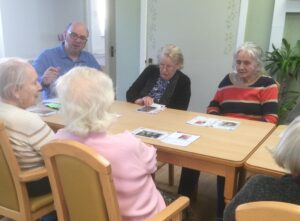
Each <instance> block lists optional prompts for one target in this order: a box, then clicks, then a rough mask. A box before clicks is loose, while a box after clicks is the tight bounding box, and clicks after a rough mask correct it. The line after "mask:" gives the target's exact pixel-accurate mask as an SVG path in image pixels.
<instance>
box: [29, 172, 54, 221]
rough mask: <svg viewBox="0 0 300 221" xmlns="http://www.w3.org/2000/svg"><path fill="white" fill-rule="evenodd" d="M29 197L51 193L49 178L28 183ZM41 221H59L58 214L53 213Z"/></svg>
mask: <svg viewBox="0 0 300 221" xmlns="http://www.w3.org/2000/svg"><path fill="white" fill-rule="evenodd" d="M26 187H27V191H28V195H29V197H36V196H41V195H44V194H47V193H50V192H51V187H50V182H49V179H48V177H44V178H42V179H40V180H36V181H32V182H29V183H26ZM41 221H57V216H56V212H55V211H53V212H51V213H49V214H47V215H45V216H43V217H42V218H41Z"/></svg>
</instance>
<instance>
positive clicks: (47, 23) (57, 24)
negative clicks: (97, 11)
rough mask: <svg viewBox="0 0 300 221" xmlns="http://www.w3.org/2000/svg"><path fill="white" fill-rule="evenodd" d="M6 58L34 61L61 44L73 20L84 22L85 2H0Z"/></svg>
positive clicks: (9, 0)
mask: <svg viewBox="0 0 300 221" xmlns="http://www.w3.org/2000/svg"><path fill="white" fill-rule="evenodd" d="M0 3H1V4H0V7H1V12H2V25H3V42H4V44H5V56H18V57H23V58H29V59H31V58H34V57H35V56H36V55H37V54H38V53H40V52H41V51H42V50H43V49H45V48H48V47H53V46H56V45H57V44H58V40H57V34H59V33H62V32H63V31H64V29H65V27H66V26H67V24H68V23H70V21H72V20H81V21H85V19H86V7H85V5H86V3H85V0H63V1H61V0H51V1H49V0H26V1H24V0H0Z"/></svg>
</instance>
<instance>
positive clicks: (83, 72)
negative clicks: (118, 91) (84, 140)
mask: <svg viewBox="0 0 300 221" xmlns="http://www.w3.org/2000/svg"><path fill="white" fill-rule="evenodd" d="M56 89H57V94H58V98H59V100H60V102H61V113H62V115H63V117H64V120H65V121H66V130H68V131H70V132H71V133H74V134H76V135H78V136H81V137H85V136H87V135H88V134H90V133H92V132H103V131H105V130H107V128H108V127H109V125H110V124H111V122H112V121H113V119H114V117H113V114H112V113H111V112H110V108H111V105H112V104H113V102H114V91H113V83H112V80H111V79H110V77H109V76H107V75H106V74H104V73H103V72H101V71H98V70H96V69H94V68H89V67H75V68H73V69H71V70H70V71H69V72H67V73H66V74H65V75H63V76H62V77H61V78H60V79H59V80H58V82H57V85H56Z"/></svg>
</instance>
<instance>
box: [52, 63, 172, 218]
mask: <svg viewBox="0 0 300 221" xmlns="http://www.w3.org/2000/svg"><path fill="white" fill-rule="evenodd" d="M57 93H58V98H59V100H60V102H61V105H62V106H61V112H62V115H63V118H64V120H65V125H66V127H65V128H63V129H61V130H59V131H58V132H57V134H56V139H72V140H76V141H79V142H81V143H84V144H86V145H88V146H90V147H91V148H94V149H95V150H96V151H97V152H98V153H99V154H101V155H102V156H104V157H105V158H106V159H107V160H108V161H109V162H110V163H111V166H112V175H113V180H114V185H115V189H116V192H117V198H118V202H119V206H120V210H121V215H122V219H123V221H142V220H145V219H147V218H148V217H150V216H152V215H153V214H155V213H157V212H159V211H161V210H162V209H163V208H165V206H166V205H165V202H164V200H163V197H162V196H161V194H160V192H159V191H158V190H157V189H156V186H155V183H154V181H153V179H152V176H151V174H152V173H154V172H155V171H156V149H155V148H154V147H153V146H149V145H146V144H145V143H143V142H142V141H140V140H139V139H137V138H136V137H134V136H133V135H132V134H131V133H130V132H128V131H125V132H123V133H120V134H109V133H108V132H107V128H108V127H109V126H110V124H111V123H112V121H113V119H114V116H113V114H112V113H111V112H110V107H111V105H112V104H113V102H114V91H113V84H112V81H111V79H110V78H109V77H108V76H107V75H106V74H104V73H103V72H101V71H98V70H96V69H93V68H88V67H76V68H73V69H71V70H70V71H69V72H68V73H67V74H65V75H64V76H62V77H61V79H59V81H58V84H57Z"/></svg>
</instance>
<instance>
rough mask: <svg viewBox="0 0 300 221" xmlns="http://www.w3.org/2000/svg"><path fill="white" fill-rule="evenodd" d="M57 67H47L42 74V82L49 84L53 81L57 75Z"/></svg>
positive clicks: (58, 69)
mask: <svg viewBox="0 0 300 221" xmlns="http://www.w3.org/2000/svg"><path fill="white" fill-rule="evenodd" d="M59 71H60V68H59V67H49V68H48V69H47V70H46V71H45V72H44V75H43V80H42V84H43V85H45V86H49V85H50V84H51V83H52V82H53V81H55V80H56V79H57V78H58V76H59Z"/></svg>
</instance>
